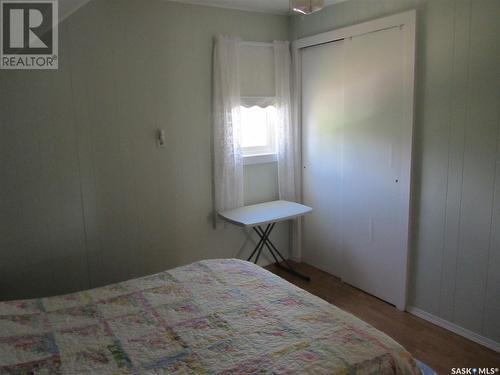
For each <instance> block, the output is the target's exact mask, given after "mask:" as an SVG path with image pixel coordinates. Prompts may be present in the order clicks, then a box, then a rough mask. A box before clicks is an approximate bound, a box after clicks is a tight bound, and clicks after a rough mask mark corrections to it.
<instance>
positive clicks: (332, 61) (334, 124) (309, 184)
mask: <svg viewBox="0 0 500 375" xmlns="http://www.w3.org/2000/svg"><path fill="white" fill-rule="evenodd" d="M343 50H344V42H343V41H339V42H333V43H328V44H324V45H320V46H314V47H309V48H306V49H304V50H303V51H302V114H303V117H302V124H303V128H302V129H303V130H302V135H303V146H302V147H303V148H302V150H303V155H302V160H303V170H302V172H303V183H304V184H303V194H304V203H305V204H306V205H308V206H311V207H314V211H313V212H312V213H311V214H310V215H308V216H307V218H305V220H304V232H303V234H304V251H303V254H304V260H305V261H306V262H307V263H309V264H312V265H314V266H316V267H318V268H320V269H322V270H324V271H327V272H330V273H332V274H334V275H340V272H341V264H340V262H339V261H340V259H341V256H340V250H341V235H342V231H341V227H340V226H341V211H340V208H341V191H340V187H341V184H340V183H341V178H340V177H341V156H342V154H341V148H342V124H343V106H344V99H343V85H344V83H343V79H344V74H343Z"/></svg>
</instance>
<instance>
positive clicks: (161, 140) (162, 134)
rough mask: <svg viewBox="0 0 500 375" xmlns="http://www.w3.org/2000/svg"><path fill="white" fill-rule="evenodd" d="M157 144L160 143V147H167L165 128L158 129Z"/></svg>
mask: <svg viewBox="0 0 500 375" xmlns="http://www.w3.org/2000/svg"><path fill="white" fill-rule="evenodd" d="M156 144H157V145H158V147H165V144H166V139H165V130H164V129H158V133H157V139H156Z"/></svg>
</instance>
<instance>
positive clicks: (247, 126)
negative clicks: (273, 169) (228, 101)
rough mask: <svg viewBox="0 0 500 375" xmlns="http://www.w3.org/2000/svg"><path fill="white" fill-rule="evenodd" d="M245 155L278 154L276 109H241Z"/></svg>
mask: <svg viewBox="0 0 500 375" xmlns="http://www.w3.org/2000/svg"><path fill="white" fill-rule="evenodd" d="M241 116H242V132H241V133H242V140H241V146H242V152H243V155H262V154H275V153H276V134H275V133H276V107H274V106H272V105H270V106H267V107H265V108H262V107H260V106H252V107H243V106H242V107H241Z"/></svg>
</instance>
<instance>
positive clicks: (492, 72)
mask: <svg viewBox="0 0 500 375" xmlns="http://www.w3.org/2000/svg"><path fill="white" fill-rule="evenodd" d="M413 8H416V9H417V17H418V20H417V75H416V80H415V83H416V124H415V132H414V136H415V138H414V139H415V153H414V179H413V217H412V220H413V223H412V227H411V230H412V233H413V238H412V255H411V275H410V277H411V300H410V304H411V305H413V306H416V307H418V308H420V309H422V310H425V311H427V312H429V313H431V314H434V315H436V316H439V317H441V318H443V319H446V320H448V321H450V322H454V323H456V324H457V325H459V326H462V327H465V328H467V329H470V330H472V331H474V332H477V333H480V334H482V335H484V336H486V337H489V338H492V339H494V340H496V341H497V342H500V168H499V167H498V166H499V162H500V150H499V148H498V142H499V125H500V121H499V120H500V112H499V109H498V108H499V105H500V76H499V67H500V60H499V56H500V1H497V0H456V1H455V0H428V1H424V0H420V1H419V0H396V1H395V0H377V1H375V0H350V1H347V2H343V3H339V4H337V5H334V6H331V7H328V8H326V9H325V10H324V11H322V12H319V13H317V14H314V15H311V16H309V17H293V19H292V20H291V22H290V27H289V31H290V36H291V39H296V38H300V37H303V36H308V35H313V34H317V33H320V32H324V31H328V30H331V29H335V28H338V27H342V26H347V25H351V24H355V23H359V22H362V21H365V20H369V19H373V18H377V17H381V16H384V15H388V14H394V13H397V12H401V11H404V10H408V9H413ZM305 251H307V250H305Z"/></svg>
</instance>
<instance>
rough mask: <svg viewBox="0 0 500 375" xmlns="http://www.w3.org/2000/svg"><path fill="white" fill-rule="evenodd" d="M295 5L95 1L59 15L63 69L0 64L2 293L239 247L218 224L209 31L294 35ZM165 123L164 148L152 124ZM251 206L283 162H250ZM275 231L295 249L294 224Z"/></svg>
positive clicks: (237, 237) (67, 286) (266, 196)
mask: <svg viewBox="0 0 500 375" xmlns="http://www.w3.org/2000/svg"><path fill="white" fill-rule="evenodd" d="M287 23H288V21H287V17H285V16H275V15H265V14H262V13H248V12H239V11H233V10H224V9H220V8H211V7H201V6H191V5H182V4H178V3H174V2H168V1H161V0H148V1H136V0H93V1H91V2H89V3H88V4H86V5H85V6H83V7H82V8H80V9H79V10H78V11H77V12H76V13H74V14H72V15H71V16H70V17H69V18H67V19H66V20H65V21H64V22H63V23H62V25H61V26H60V33H59V34H60V54H59V56H60V62H59V70H58V71H39V72H36V71H4V70H3V71H0V103H1V104H0V105H1V110H0V125H1V126H0V299H7V298H22V297H32V296H41V295H49V294H58V293H64V292H69V291H73V290H78V289H85V288H88V287H93V286H97V285H102V284H106V283H110V282H115V281H119V280H124V279H127V278H129V277H134V276H138V275H144V274H148V273H152V272H157V271H160V270H163V269H166V268H170V267H173V266H177V265H181V264H185V263H188V262H191V261H194V260H198V259H202V258H214V257H231V256H240V257H241V256H242V254H240V250H241V249H243V248H245V249H246V250H248V249H249V247H252V244H251V243H249V242H248V241H246V237H245V235H244V234H243V233H242V231H241V230H240V229H237V228H234V227H231V226H229V225H228V226H224V225H221V226H220V227H219V228H218V229H217V230H214V229H213V227H212V222H211V210H212V197H211V69H212V68H211V66H212V45H213V37H214V35H216V34H218V33H229V34H233V35H239V36H241V37H242V38H243V39H246V40H252V41H272V40H273V39H280V40H286V39H287V38H288V28H287V26H288V24H287ZM157 128H164V129H166V136H167V146H166V148H164V149H158V148H157V147H156V144H155V138H154V136H155V130H156V129H157ZM246 172H247V173H246V184H245V190H246V200H247V202H248V203H254V202H258V201H265V200H271V199H275V198H277V178H276V165H275V164H267V165H258V166H249V167H247V168H246ZM275 239H276V240H277V242H278V244H279V245H281V246H282V247H283V248H284V249H285V248H287V246H288V227H287V225H286V224H284V225H281V226H279V227H277V230H276V233H275Z"/></svg>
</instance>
